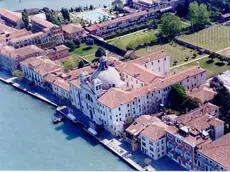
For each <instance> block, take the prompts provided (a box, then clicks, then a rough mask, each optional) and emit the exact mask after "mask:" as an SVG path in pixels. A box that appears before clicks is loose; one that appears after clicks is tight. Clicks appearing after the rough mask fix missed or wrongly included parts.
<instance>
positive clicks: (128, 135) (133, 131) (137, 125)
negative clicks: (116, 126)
mask: <svg viewBox="0 0 230 172" xmlns="http://www.w3.org/2000/svg"><path fill="white" fill-rule="evenodd" d="M152 122H153V118H152V116H151V115H142V116H140V117H138V118H136V119H135V121H134V122H133V123H132V124H131V125H130V126H129V127H128V128H126V129H125V136H124V138H125V141H126V142H127V143H129V144H130V145H131V147H132V150H133V151H136V150H137V149H138V146H139V144H140V139H139V135H140V133H141V132H142V131H143V130H144V129H145V128H146V127H148V126H149V125H150V124H151V123H152Z"/></svg>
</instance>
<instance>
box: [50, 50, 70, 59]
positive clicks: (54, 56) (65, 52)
mask: <svg viewBox="0 0 230 172" xmlns="http://www.w3.org/2000/svg"><path fill="white" fill-rule="evenodd" d="M46 55H47V56H48V57H49V59H50V60H58V59H61V58H64V57H68V56H69V50H68V49H66V50H62V51H57V50H51V51H50V52H48V53H47V54H46Z"/></svg>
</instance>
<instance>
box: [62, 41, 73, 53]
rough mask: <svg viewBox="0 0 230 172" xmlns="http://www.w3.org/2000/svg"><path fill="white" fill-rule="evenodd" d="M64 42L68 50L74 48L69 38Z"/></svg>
mask: <svg viewBox="0 0 230 172" xmlns="http://www.w3.org/2000/svg"><path fill="white" fill-rule="evenodd" d="M64 44H65V46H67V47H68V48H69V51H73V50H74V49H75V44H74V42H73V41H71V40H66V41H65V42H64Z"/></svg>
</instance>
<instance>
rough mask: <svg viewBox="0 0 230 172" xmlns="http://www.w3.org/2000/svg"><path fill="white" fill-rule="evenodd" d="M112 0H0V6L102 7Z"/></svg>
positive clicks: (11, 8) (12, 7)
mask: <svg viewBox="0 0 230 172" xmlns="http://www.w3.org/2000/svg"><path fill="white" fill-rule="evenodd" d="M111 2H112V0H84V1H81V0H21V2H19V0H0V8H6V9H9V10H19V9H24V8H43V7H49V8H51V9H55V10H60V9H61V8H62V7H66V8H71V7H73V8H74V7H77V6H79V5H81V6H86V5H88V6H89V5H90V4H92V5H94V6H95V7H99V6H100V7H103V5H104V4H105V5H107V6H110V5H111Z"/></svg>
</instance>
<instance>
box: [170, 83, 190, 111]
mask: <svg viewBox="0 0 230 172" xmlns="http://www.w3.org/2000/svg"><path fill="white" fill-rule="evenodd" d="M187 98H188V96H187V94H186V92H185V89H184V87H182V86H181V85H179V84H174V85H173V86H172V89H171V91H170V92H169V104H170V107H171V108H172V109H179V108H181V105H182V104H183V103H184V101H185V100H186V99H187Z"/></svg>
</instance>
